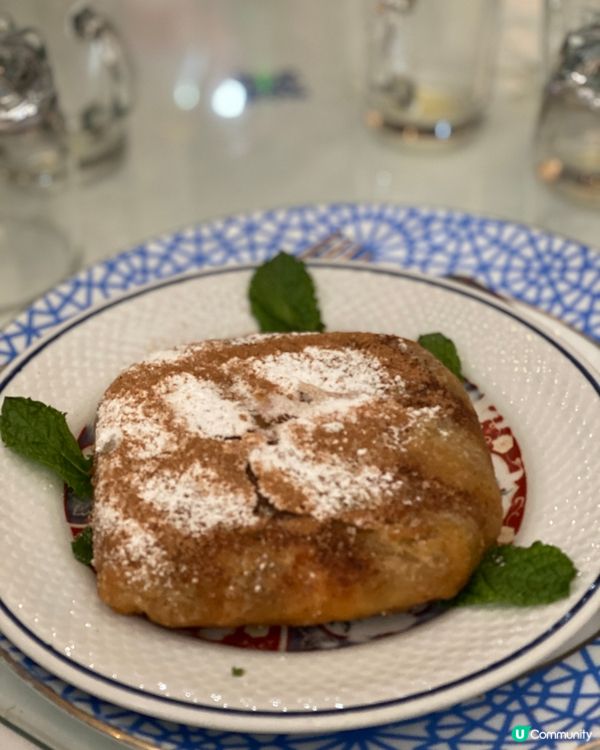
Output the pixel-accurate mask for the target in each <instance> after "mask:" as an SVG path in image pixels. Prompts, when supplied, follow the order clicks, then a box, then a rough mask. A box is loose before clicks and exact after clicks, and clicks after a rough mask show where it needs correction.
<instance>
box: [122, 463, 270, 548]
mask: <svg viewBox="0 0 600 750" xmlns="http://www.w3.org/2000/svg"><path fill="white" fill-rule="evenodd" d="M137 489H138V493H139V496H140V497H141V498H142V499H143V500H145V501H146V502H148V503H150V504H151V505H152V506H154V507H155V508H156V509H158V510H160V511H162V512H164V513H165V514H166V516H167V520H168V521H169V522H170V523H172V524H173V525H174V526H175V527H176V528H178V529H181V530H182V531H188V532H189V533H191V534H194V535H197V534H200V533H202V532H204V531H207V530H208V529H211V528H214V527H215V526H218V525H233V526H249V525H251V524H253V523H255V522H256V516H254V514H253V509H254V503H255V497H254V493H253V492H251V491H250V488H248V489H247V490H246V491H245V492H243V491H236V490H234V489H230V488H228V487H227V485H226V484H224V483H223V482H222V481H220V480H219V477H218V476H217V474H216V473H215V472H214V471H213V470H212V469H210V468H207V467H205V466H201V465H200V464H198V463H196V464H192V465H191V466H190V467H189V468H188V469H187V470H186V471H185V472H184V473H183V474H177V473H175V472H173V471H163V472H160V473H156V474H153V475H152V476H151V477H149V478H146V479H145V480H144V481H141V482H140V483H139V485H138V488H137Z"/></svg>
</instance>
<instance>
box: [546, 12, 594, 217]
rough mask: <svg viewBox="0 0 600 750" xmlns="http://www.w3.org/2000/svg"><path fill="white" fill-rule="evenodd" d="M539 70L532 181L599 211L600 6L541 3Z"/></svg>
mask: <svg viewBox="0 0 600 750" xmlns="http://www.w3.org/2000/svg"><path fill="white" fill-rule="evenodd" d="M544 68H545V71H546V83H545V86H544V90H543V96H542V104H541V108H540V112H539V117H538V123H537V128H536V133H535V151H534V153H535V168H536V172H537V175H538V177H539V178H540V179H541V180H542V181H543V182H545V183H546V184H548V185H549V186H551V187H553V188H555V189H557V190H558V191H559V192H560V193H561V194H563V195H566V196H568V197H572V198H576V199H578V200H580V201H582V202H584V203H589V204H590V205H594V206H595V205H600V0H546V4H545V7H544Z"/></svg>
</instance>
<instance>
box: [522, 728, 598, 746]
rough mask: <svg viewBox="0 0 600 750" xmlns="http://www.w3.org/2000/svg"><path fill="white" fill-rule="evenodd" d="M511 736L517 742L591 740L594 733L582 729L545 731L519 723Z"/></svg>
mask: <svg viewBox="0 0 600 750" xmlns="http://www.w3.org/2000/svg"><path fill="white" fill-rule="evenodd" d="M510 734H511V737H512V738H513V740H514V741H515V742H526V741H527V740H583V741H584V742H589V741H590V740H591V739H592V733H591V732H587V731H586V730H585V729H582V730H580V731H578V732H543V731H542V730H540V729H532V727H531V725H530V724H517V726H516V727H513V728H512V731H511V733H510Z"/></svg>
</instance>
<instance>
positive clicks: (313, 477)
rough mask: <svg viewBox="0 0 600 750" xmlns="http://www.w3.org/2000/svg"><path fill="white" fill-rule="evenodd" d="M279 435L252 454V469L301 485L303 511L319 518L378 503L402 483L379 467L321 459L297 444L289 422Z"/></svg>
mask: <svg viewBox="0 0 600 750" xmlns="http://www.w3.org/2000/svg"><path fill="white" fill-rule="evenodd" d="M278 437H279V440H278V442H277V444H275V445H264V446H261V447H259V448H256V449H254V450H253V451H252V452H251V453H250V465H251V467H252V470H253V472H254V473H255V475H256V476H258V477H261V475H263V474H264V473H265V472H273V471H275V472H278V473H279V474H280V475H283V476H284V477H285V478H286V479H287V480H288V481H290V482H291V483H292V484H293V485H294V486H300V487H302V489H303V492H304V494H305V496H306V498H307V501H308V502H307V504H306V505H305V506H304V507H303V508H302V512H304V513H310V514H311V515H312V516H314V517H315V518H317V519H318V520H324V519H326V518H329V517H331V516H335V515H338V514H339V513H340V512H341V511H345V510H351V509H353V508H356V507H360V506H363V505H369V506H374V505H377V504H378V503H379V502H380V501H381V500H382V498H383V497H384V496H385V495H386V494H387V493H388V492H389V491H391V490H397V489H398V488H399V487H400V486H401V484H402V482H401V481H399V480H394V477H393V476H392V475H391V474H390V473H387V472H382V471H381V470H380V469H379V468H378V467H377V466H360V465H358V464H356V463H351V462H348V461H344V460H342V459H340V458H338V457H331V456H329V457H328V460H327V461H326V462H325V461H322V460H319V459H318V458H317V457H315V456H314V455H312V454H311V452H310V451H306V450H303V449H302V448H301V447H300V446H299V445H298V443H297V442H296V440H295V439H294V431H293V429H292V428H290V426H289V424H286V425H283V426H282V427H281V429H280V430H279V432H278ZM261 489H262V488H261ZM270 500H271V502H272V503H273V505H275V506H276V507H278V508H279V509H281V510H286V509H287V503H286V501H285V498H284V497H273V496H271V498H270Z"/></svg>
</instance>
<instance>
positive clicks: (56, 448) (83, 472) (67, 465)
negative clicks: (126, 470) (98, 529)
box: [0, 396, 92, 499]
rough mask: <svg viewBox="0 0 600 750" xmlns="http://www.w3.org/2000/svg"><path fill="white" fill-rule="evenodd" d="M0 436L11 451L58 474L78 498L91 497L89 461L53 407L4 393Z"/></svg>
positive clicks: (0, 416)
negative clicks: (5, 395)
mask: <svg viewBox="0 0 600 750" xmlns="http://www.w3.org/2000/svg"><path fill="white" fill-rule="evenodd" d="M0 437H1V438H2V440H3V442H4V443H5V445H6V446H7V447H8V448H10V449H11V450H13V451H15V453H18V454H19V455H21V456H24V457H25V458H29V459H31V460H32V461H36V462H37V463H39V464H42V465H43V466H46V467H47V468H48V469H51V470H52V471H54V472H55V473H56V474H58V476H59V477H60V478H61V479H62V480H63V481H64V482H65V483H66V484H67V485H68V486H69V487H71V489H72V490H73V491H74V492H75V493H76V494H77V495H79V497H81V498H82V499H83V498H89V497H91V496H92V482H91V479H90V471H91V467H92V461H91V459H89V458H86V457H85V456H84V455H83V453H82V452H81V448H80V447H79V445H78V444H77V440H75V438H74V437H73V435H72V434H71V432H70V430H69V427H68V426H67V422H66V420H65V415H64V414H62V413H61V412H59V411H58V410H57V409H54V408H53V407H52V406H46V404H43V403H42V402H41V401H33V400H32V399H30V398H20V397H11V396H7V397H6V398H5V399H4V402H3V403H2V411H1V413H0Z"/></svg>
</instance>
